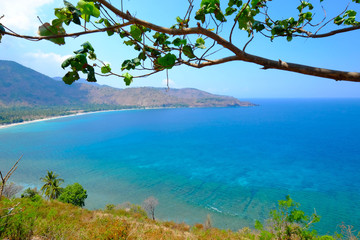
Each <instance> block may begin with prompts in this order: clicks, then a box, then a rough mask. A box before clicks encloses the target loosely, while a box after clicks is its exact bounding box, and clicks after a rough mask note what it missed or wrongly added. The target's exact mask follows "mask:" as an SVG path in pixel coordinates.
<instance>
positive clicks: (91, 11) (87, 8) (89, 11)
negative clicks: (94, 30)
mask: <svg viewBox="0 0 360 240" xmlns="http://www.w3.org/2000/svg"><path fill="white" fill-rule="evenodd" d="M77 8H78V9H79V10H80V11H81V13H82V14H81V17H82V18H83V19H84V20H85V21H86V22H89V21H90V16H93V17H96V18H98V17H100V10H99V9H98V8H97V7H96V6H95V4H94V3H93V2H87V1H85V0H80V1H79V2H78V5H77Z"/></svg>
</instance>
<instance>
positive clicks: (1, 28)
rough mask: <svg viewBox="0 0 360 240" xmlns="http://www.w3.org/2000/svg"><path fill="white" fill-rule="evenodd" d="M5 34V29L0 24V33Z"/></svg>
mask: <svg viewBox="0 0 360 240" xmlns="http://www.w3.org/2000/svg"><path fill="white" fill-rule="evenodd" d="M4 32H5V28H4V27H3V25H1V24H0V33H4Z"/></svg>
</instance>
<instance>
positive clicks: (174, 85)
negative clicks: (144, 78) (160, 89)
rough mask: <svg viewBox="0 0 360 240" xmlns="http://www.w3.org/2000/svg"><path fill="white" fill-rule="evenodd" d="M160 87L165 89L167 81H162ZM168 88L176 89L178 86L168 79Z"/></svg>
mask: <svg viewBox="0 0 360 240" xmlns="http://www.w3.org/2000/svg"><path fill="white" fill-rule="evenodd" d="M161 85H163V86H166V87H167V86H168V80H167V79H164V80H162V82H161ZM169 87H170V88H171V87H172V88H174V87H178V86H177V85H176V83H175V82H174V81H173V80H171V79H169Z"/></svg>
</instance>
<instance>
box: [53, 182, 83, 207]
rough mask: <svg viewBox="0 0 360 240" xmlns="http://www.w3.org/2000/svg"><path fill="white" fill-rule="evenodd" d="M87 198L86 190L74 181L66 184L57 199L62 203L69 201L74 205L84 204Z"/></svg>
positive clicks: (81, 205) (80, 205)
mask: <svg viewBox="0 0 360 240" xmlns="http://www.w3.org/2000/svg"><path fill="white" fill-rule="evenodd" d="M86 198H87V194H86V190H85V189H84V188H83V187H82V186H81V185H80V184H79V183H74V184H72V185H68V186H66V188H64V190H63V191H62V192H61V194H60V196H59V201H60V202H63V203H71V204H73V205H75V206H79V207H83V206H85V199H86Z"/></svg>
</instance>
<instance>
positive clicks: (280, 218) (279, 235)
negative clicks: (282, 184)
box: [255, 195, 320, 240]
mask: <svg viewBox="0 0 360 240" xmlns="http://www.w3.org/2000/svg"><path fill="white" fill-rule="evenodd" d="M299 206H300V204H299V203H297V202H294V201H293V200H292V199H291V198H290V196H289V195H288V196H286V199H285V200H279V202H278V208H277V209H274V210H272V211H270V216H271V218H270V219H269V224H268V226H267V228H268V230H269V231H267V230H266V229H265V228H264V227H263V225H262V224H261V223H260V222H259V221H256V223H255V228H256V229H257V230H260V231H261V235H260V238H261V239H274V238H276V239H279V240H282V239H293V238H296V239H297V238H300V239H312V238H314V237H315V236H316V235H317V234H316V231H315V230H311V229H310V228H311V226H312V224H313V223H316V222H319V221H320V217H319V216H318V215H316V213H314V214H312V215H311V217H309V216H307V215H305V213H304V212H303V211H301V210H299V209H298V208H299Z"/></svg>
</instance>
